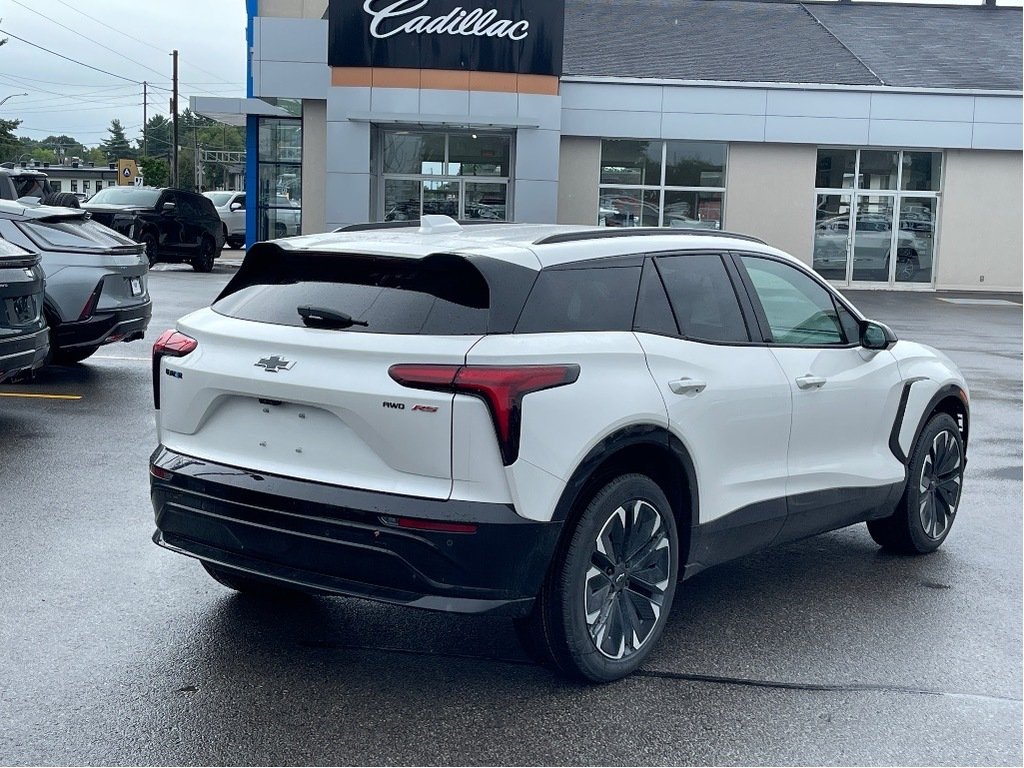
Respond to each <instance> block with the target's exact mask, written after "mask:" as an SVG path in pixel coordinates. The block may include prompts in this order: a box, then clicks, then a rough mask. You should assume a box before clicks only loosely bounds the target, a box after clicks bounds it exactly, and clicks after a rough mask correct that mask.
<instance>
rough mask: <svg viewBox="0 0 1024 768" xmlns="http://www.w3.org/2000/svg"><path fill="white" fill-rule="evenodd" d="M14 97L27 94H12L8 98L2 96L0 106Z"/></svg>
mask: <svg viewBox="0 0 1024 768" xmlns="http://www.w3.org/2000/svg"><path fill="white" fill-rule="evenodd" d="M15 96H28V94H27V93H12V94H11V95H10V96H4V97H3V98H2V99H0V106H3V103H4V102H5V101H7V100H8V99H13V98H14V97H15Z"/></svg>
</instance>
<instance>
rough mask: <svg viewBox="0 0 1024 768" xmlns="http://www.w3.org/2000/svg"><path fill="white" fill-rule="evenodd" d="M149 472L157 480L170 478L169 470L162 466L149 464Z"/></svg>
mask: <svg viewBox="0 0 1024 768" xmlns="http://www.w3.org/2000/svg"><path fill="white" fill-rule="evenodd" d="M149 474H151V475H152V476H153V477H155V478H156V479H157V480H169V479H170V478H171V473H170V472H168V471H167V470H166V469H164V468H163V467H158V466H156V465H155V464H150V465H149Z"/></svg>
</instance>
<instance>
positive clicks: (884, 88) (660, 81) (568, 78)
mask: <svg viewBox="0 0 1024 768" xmlns="http://www.w3.org/2000/svg"><path fill="white" fill-rule="evenodd" d="M561 81H562V82H563V83H594V84H601V83H607V84H617V85H677V86H691V87H698V88H765V89H771V90H794V89H796V90H804V91H869V92H876V93H922V94H948V95H955V96H1007V97H1014V96H1016V97H1020V96H1024V91H1022V90H998V89H992V88H924V87H920V86H912V85H848V84H844V83H778V82H765V81H758V80H685V79H676V78H663V77H612V76H607V75H562V77H561Z"/></svg>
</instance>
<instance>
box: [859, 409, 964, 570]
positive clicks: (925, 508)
mask: <svg viewBox="0 0 1024 768" xmlns="http://www.w3.org/2000/svg"><path fill="white" fill-rule="evenodd" d="M964 465H965V461H964V442H963V437H962V436H961V435H960V429H959V427H958V426H957V423H956V421H955V420H954V419H953V417H952V416H950V415H949V414H946V413H939V414H936V415H935V416H933V417H932V418H931V419H930V420H929V421H928V423H927V425H926V426H925V428H924V429H923V430H922V431H921V435H920V436H919V437H918V439H917V442H916V443H915V444H914V450H913V451H912V453H911V457H910V463H909V465H908V467H907V487H906V489H905V490H904V492H903V497H902V498H901V499H900V501H899V504H897V506H896V511H895V513H894V514H893V515H892V516H891V517H886V518H883V519H881V520H870V521H868V531H869V532H870V534H871V538H873V539H874V540H875V542H876V543H877V544H879V545H881V546H882V547H885V548H886V549H891V550H894V551H896V552H903V553H905V554H926V553H928V552H934V551H935V550H936V549H938V548H939V547H940V546H941V545H942V542H943V541H945V540H946V537H947V536H948V535H949V530H950V528H951V527H952V525H953V521H954V520H955V519H956V513H957V510H958V508H959V506H960V495H961V491H962V490H963V479H964Z"/></svg>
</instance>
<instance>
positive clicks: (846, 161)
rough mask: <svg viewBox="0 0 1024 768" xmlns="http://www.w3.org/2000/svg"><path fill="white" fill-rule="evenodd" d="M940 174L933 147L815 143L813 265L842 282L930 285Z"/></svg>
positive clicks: (831, 277) (821, 272)
mask: <svg viewBox="0 0 1024 768" xmlns="http://www.w3.org/2000/svg"><path fill="white" fill-rule="evenodd" d="M941 177H942V153H941V152H917V151H909V150H907V151H903V150H895V149H892V150H888V149H887V150H878V149H845V148H822V149H819V150H818V168H817V177H816V180H815V192H816V196H817V208H816V211H815V224H814V268H815V269H816V270H817V271H818V272H819V273H820V274H821V275H822V276H823V277H826V278H828V279H829V280H834V281H837V282H841V283H847V284H848V283H851V282H870V283H887V284H890V285H891V284H894V283H924V284H930V283H931V282H932V279H933V276H934V269H933V267H934V261H935V228H936V223H937V221H938V205H939V189H940V186H941V184H940V183H941ZM894 224H896V226H893V225H894ZM893 254H895V258H893Z"/></svg>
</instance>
